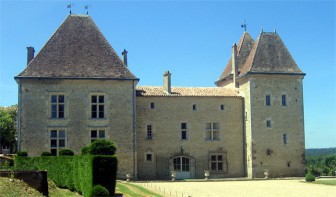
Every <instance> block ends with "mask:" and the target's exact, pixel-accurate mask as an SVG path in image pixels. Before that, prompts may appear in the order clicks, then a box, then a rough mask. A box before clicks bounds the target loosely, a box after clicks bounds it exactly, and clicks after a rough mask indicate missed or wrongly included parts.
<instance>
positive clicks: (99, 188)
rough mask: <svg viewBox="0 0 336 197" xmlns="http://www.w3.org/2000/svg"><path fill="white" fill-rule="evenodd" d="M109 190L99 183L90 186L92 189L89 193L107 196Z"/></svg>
mask: <svg viewBox="0 0 336 197" xmlns="http://www.w3.org/2000/svg"><path fill="white" fill-rule="evenodd" d="M109 195H110V194H109V192H108V190H107V189H106V188H105V187H103V186H101V185H95V186H94V187H93V188H92V191H91V195H90V196H92V197H94V196H109Z"/></svg>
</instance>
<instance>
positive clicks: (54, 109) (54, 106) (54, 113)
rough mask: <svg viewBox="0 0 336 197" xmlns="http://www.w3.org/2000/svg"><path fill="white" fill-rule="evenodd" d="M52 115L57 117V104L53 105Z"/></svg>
mask: <svg viewBox="0 0 336 197" xmlns="http://www.w3.org/2000/svg"><path fill="white" fill-rule="evenodd" d="M51 117H52V118H57V105H56V104H55V105H51Z"/></svg>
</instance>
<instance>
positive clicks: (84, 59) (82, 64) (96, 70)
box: [16, 15, 137, 79]
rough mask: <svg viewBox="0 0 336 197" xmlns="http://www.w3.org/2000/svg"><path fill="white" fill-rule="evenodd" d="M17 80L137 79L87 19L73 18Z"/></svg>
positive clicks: (93, 24)
mask: <svg viewBox="0 0 336 197" xmlns="http://www.w3.org/2000/svg"><path fill="white" fill-rule="evenodd" d="M16 78H79V79H80V78H103V79H137V78H136V77H135V76H134V75H133V74H132V73H131V72H130V71H129V70H128V68H127V67H126V66H125V65H124V63H123V61H122V60H121V59H120V58H119V56H118V55H117V54H116V52H115V51H114V49H113V48H112V47H111V45H110V44H109V43H108V41H107V40H106V38H105V37H104V36H103V34H102V33H101V32H100V30H99V29H98V27H97V26H96V24H95V23H94V22H93V20H92V19H91V17H90V16H87V15H69V16H68V17H67V18H66V19H65V21H64V22H63V23H62V24H61V26H60V27H59V28H58V29H57V30H56V32H55V33H54V34H53V35H52V36H51V38H50V39H49V40H48V42H47V43H46V44H45V45H44V47H43V48H42V49H41V50H40V52H39V53H38V54H37V55H36V56H35V58H34V59H33V60H32V61H31V62H30V63H29V65H28V66H27V67H26V69H25V70H24V71H23V72H21V73H20V74H19V75H18V76H17V77H16Z"/></svg>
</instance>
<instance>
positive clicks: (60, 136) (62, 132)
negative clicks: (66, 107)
mask: <svg viewBox="0 0 336 197" xmlns="http://www.w3.org/2000/svg"><path fill="white" fill-rule="evenodd" d="M58 137H59V138H65V131H64V130H59V131H58Z"/></svg>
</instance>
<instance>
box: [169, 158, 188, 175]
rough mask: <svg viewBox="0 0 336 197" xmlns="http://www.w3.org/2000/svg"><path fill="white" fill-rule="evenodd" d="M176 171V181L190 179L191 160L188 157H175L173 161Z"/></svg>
mask: <svg viewBox="0 0 336 197" xmlns="http://www.w3.org/2000/svg"><path fill="white" fill-rule="evenodd" d="M173 165H174V171H176V179H189V178H190V159H189V158H188V157H183V156H179V157H175V158H174V159H173Z"/></svg>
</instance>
